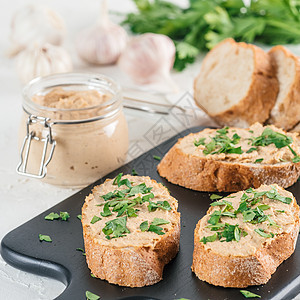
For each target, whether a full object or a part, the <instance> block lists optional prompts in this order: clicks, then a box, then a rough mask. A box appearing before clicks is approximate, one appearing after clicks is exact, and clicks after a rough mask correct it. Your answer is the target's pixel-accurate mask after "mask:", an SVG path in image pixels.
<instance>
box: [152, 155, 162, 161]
mask: <svg viewBox="0 0 300 300" xmlns="http://www.w3.org/2000/svg"><path fill="white" fill-rule="evenodd" d="M153 158H154V159H156V160H161V157H160V156H157V155H153Z"/></svg>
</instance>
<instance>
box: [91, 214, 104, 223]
mask: <svg viewBox="0 0 300 300" xmlns="http://www.w3.org/2000/svg"><path fill="white" fill-rule="evenodd" d="M100 220H102V219H101V218H100V217H98V216H93V218H92V220H91V224H95V223H97V222H98V221H100Z"/></svg>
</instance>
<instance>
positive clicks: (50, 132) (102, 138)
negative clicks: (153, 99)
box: [17, 73, 128, 187]
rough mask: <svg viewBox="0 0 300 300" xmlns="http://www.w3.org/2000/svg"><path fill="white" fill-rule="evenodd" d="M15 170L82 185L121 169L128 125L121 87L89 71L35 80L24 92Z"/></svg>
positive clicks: (59, 182)
mask: <svg viewBox="0 0 300 300" xmlns="http://www.w3.org/2000/svg"><path fill="white" fill-rule="evenodd" d="M23 111H24V112H23V117H22V122H21V127H20V149H21V157H20V162H19V165H18V167H17V172H18V173H19V174H22V175H26V176H30V177H35V178H40V179H41V180H43V181H44V182H47V183H50V184H53V185H58V186H64V187H82V186H85V185H87V184H90V183H92V182H94V181H95V180H97V179H99V178H101V177H102V176H104V175H106V174H107V173H109V172H110V171H112V170H114V169H116V168H118V167H120V166H121V165H122V164H123V163H124V162H125V159H126V154H127V151H128V127H127V122H126V119H125V116H124V113H123V107H122V96H121V91H120V87H119V86H118V85H117V84H116V83H115V82H114V81H113V80H112V79H110V78H108V77H106V76H103V75H98V74H90V73H63V74H56V75H50V76H46V77H41V78H36V79H34V80H32V81H31V82H30V83H29V84H28V85H27V86H26V87H25V88H24V90H23Z"/></svg>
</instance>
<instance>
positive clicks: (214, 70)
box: [194, 39, 278, 127]
mask: <svg viewBox="0 0 300 300" xmlns="http://www.w3.org/2000/svg"><path fill="white" fill-rule="evenodd" d="M277 94H278V81H277V78H276V76H275V72H274V67H273V65H272V63H271V59H270V56H269V55H268V54H267V53H265V52H264V51H263V50H262V49H260V48H259V47H256V46H254V45H252V44H246V43H236V42H235V41H234V40H233V39H226V40H224V41H222V42H221V43H219V44H218V45H217V46H216V47H215V48H213V49H212V50H211V51H210V52H209V53H208V54H207V55H206V57H205V58H204V60H203V62H202V65H201V68H200V73H199V75H198V76H197V77H196V79H195V81H194V98H195V100H196V104H198V105H199V106H200V108H202V109H203V110H204V111H205V112H206V113H207V114H208V115H209V116H211V117H212V118H213V119H214V120H215V121H216V122H217V123H219V124H220V125H229V126H237V127H248V126H249V125H251V124H253V123H255V122H261V123H263V122H264V121H266V120H267V119H268V118H269V113H270V110H271V109H272V107H273V105H274V103H275V100H276V97H277Z"/></svg>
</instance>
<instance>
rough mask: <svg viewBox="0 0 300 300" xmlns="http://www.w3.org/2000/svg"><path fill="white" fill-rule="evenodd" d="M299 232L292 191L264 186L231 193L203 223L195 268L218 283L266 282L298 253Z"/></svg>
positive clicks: (214, 205) (199, 226) (213, 205)
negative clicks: (290, 257) (295, 251)
mask: <svg viewBox="0 0 300 300" xmlns="http://www.w3.org/2000/svg"><path fill="white" fill-rule="evenodd" d="M220 198H221V197H220ZM298 233H299V206H298V205H297V202H296V200H295V198H294V196H293V195H292V194H291V193H290V192H288V191H286V190H284V189H282V188H281V187H279V186H277V185H270V186H267V185H262V186H261V187H259V188H258V189H253V188H250V189H247V190H245V191H240V192H238V193H235V194H231V195H229V196H227V197H224V198H221V199H219V200H218V201H215V202H213V203H211V207H210V208H209V210H208V211H207V214H206V215H205V216H204V217H203V218H202V219H201V220H200V221H199V222H198V224H197V227H196V229H195V240H194V243H195V248H194V255H193V266H192V269H193V271H194V272H195V273H196V275H197V276H198V277H199V278H200V279H202V280H204V281H207V282H209V283H212V284H214V285H221V286H224V287H246V286H249V285H258V284H264V283H266V282H267V281H268V280H269V279H270V277H271V274H273V273H274V272H275V270H276V268H277V267H278V266H279V265H280V264H281V263H282V262H283V261H284V260H285V259H287V258H288V257H289V256H290V255H291V254H292V253H293V252H294V249H295V245H296V241H297V237H298Z"/></svg>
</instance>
